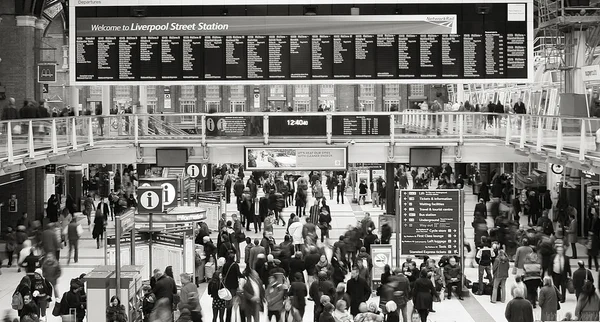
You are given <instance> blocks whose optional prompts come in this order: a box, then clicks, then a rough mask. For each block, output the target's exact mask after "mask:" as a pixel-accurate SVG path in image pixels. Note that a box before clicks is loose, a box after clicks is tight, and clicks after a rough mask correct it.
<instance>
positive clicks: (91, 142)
mask: <svg viewBox="0 0 600 322" xmlns="http://www.w3.org/2000/svg"><path fill="white" fill-rule="evenodd" d="M87 120H88V143H89V145H90V146H94V129H93V127H92V125H93V124H94V123H93V122H92V118H91V117H88V119H87Z"/></svg>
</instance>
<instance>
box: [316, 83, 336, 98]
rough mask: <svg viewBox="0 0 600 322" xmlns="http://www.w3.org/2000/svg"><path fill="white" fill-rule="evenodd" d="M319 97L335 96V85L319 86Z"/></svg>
mask: <svg viewBox="0 0 600 322" xmlns="http://www.w3.org/2000/svg"><path fill="white" fill-rule="evenodd" d="M319 96H321V97H323V96H335V85H333V84H324V85H319Z"/></svg>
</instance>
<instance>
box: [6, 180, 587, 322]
mask: <svg viewBox="0 0 600 322" xmlns="http://www.w3.org/2000/svg"><path fill="white" fill-rule="evenodd" d="M471 192H472V190H471V188H470V187H466V189H465V196H466V197H465V199H466V200H465V236H466V238H467V240H469V241H471V242H472V240H473V229H472V228H471V221H472V219H473V218H472V214H473V209H474V207H475V203H476V197H475V196H474V195H473V194H472V193H471ZM326 196H328V193H327V192H326ZM334 197H335V196H334ZM309 198H310V197H309ZM231 199H232V202H233V204H229V205H228V207H227V208H228V209H229V211H228V213H229V215H231V214H232V213H234V212H235V211H234V210H235V209H236V206H235V197H233V196H232V198H231ZM334 199H335V198H334ZM309 204H311V201H310V200H309ZM328 204H329V206H330V207H331V212H332V217H333V218H332V224H331V225H332V230H331V231H330V236H331V243H333V242H335V241H336V240H337V239H338V237H339V236H340V235H341V234H343V233H344V231H345V230H346V228H347V227H348V226H349V225H352V224H354V223H355V222H356V221H357V220H359V219H361V218H362V217H363V216H364V212H369V213H370V214H371V216H372V217H374V221H375V222H376V223H377V217H378V216H379V215H380V214H382V213H383V211H382V210H381V209H380V208H379V207H377V208H373V206H372V205H371V204H366V205H358V204H351V203H350V202H349V196H347V198H346V203H345V204H337V203H336V202H335V200H328ZM294 211H295V207H289V208H286V210H284V212H283V213H284V218H285V219H286V222H287V219H288V218H289V214H290V213H291V212H294ZM490 217H491V216H490ZM78 218H79V222H80V223H81V225H82V227H83V228H84V234H83V236H82V239H81V241H80V243H79V262H78V263H73V262H72V263H71V264H70V265H67V264H66V255H67V251H68V248H66V249H65V248H63V250H62V251H61V260H60V262H61V267H62V276H61V278H60V279H59V280H58V289H59V292H60V294H61V295H62V293H63V292H65V291H67V290H68V287H69V281H70V280H71V279H72V278H75V277H77V276H79V275H80V274H81V273H87V272H90V271H91V270H93V269H94V267H96V266H99V265H103V264H104V250H103V247H100V249H96V242H95V240H93V239H92V238H91V231H90V230H89V227H88V225H87V220H86V219H85V217H84V216H83V215H81V214H79V215H78ZM521 219H522V222H521V223H522V224H526V223H527V222H526V221H527V218H526V217H524V216H523V217H522V218H521ZM489 220H490V223H489V227H492V225H491V219H489ZM112 232H114V222H113V221H110V220H109V225H108V228H107V233H108V234H109V235H111V234H112ZM246 235H247V236H248V237H251V238H253V239H254V238H259V237H261V236H260V232H259V234H255V233H254V230H252V231H251V232H246ZM284 235H285V229H284V227H282V226H275V227H274V237H275V240H276V241H277V242H278V243H279V242H281V241H283V236H284ZM211 238H212V239H213V241H214V240H215V239H216V233H212V234H211ZM391 243H392V245H395V239H394V238H393V239H392V241H391ZM244 247H245V243H242V244H241V245H240V248H241V249H243V248H244ZM1 249H4V247H3V245H2V248H1ZM578 253H579V258H580V259H582V258H587V257H586V256H585V248H584V247H583V246H582V245H579V249H578ZM567 255H570V250H569V251H567ZM472 258H473V254H472V253H471V254H469V255H467V258H466V259H465V263H466V264H465V266H466V268H465V274H466V276H467V278H468V279H470V280H471V281H477V268H472V267H471V265H470V263H471V260H472ZM585 262H586V264H587V260H585ZM3 263H4V265H5V264H6V260H4V262H3ZM417 263H418V264H420V260H417ZM13 264H14V263H13ZM241 265H244V264H241ZM571 265H572V269H574V268H575V267H574V266H576V261H573V260H572V261H571ZM475 266H476V265H475ZM242 267H243V266H242ZM511 267H512V263H511ZM160 268H161V269H164V268H163V267H160ZM511 270H512V268H511ZM1 271H2V275H0V314H2V315H1V316H0V318H1V317H3V316H4V315H5V314H6V312H9V314H10V315H11V316H13V317H16V311H14V310H12V309H11V308H10V303H11V297H12V294H13V292H14V290H15V288H16V287H17V285H18V283H19V281H20V279H21V278H22V276H24V275H25V273H24V272H21V273H17V268H16V267H15V266H14V265H13V267H12V268H6V267H5V266H3V268H2V269H1ZM594 276H595V279H597V276H598V275H597V274H596V273H594ZM513 284H514V276H513V275H511V276H510V277H509V279H508V281H507V283H506V288H507V289H508V290H510V287H511V286H512V285H513ZM206 286H207V284H206V283H202V284H200V287H199V288H198V292H199V294H202V296H201V299H200V302H201V306H202V309H203V313H202V314H203V321H204V322H210V321H212V299H211V297H210V296H209V295H208V293H207V292H206ZM510 299H511V297H510V294H507V299H506V302H507V303H508V301H509V300H510ZM411 303H412V302H411ZM411 303H409V314H410V312H411V311H412V304H411ZM53 305H54V304H53V302H52V304H51V306H50V308H49V309H48V311H47V321H52V322H54V321H56V322H60V321H61V319H60V318H57V317H54V316H52V315H51V312H52V308H53ZM575 305H576V301H575V295H571V294H568V295H567V300H566V303H563V304H561V308H562V309H561V310H560V311H559V319H558V320H561V319H562V318H563V317H564V315H565V313H566V312H571V313H573V312H574V310H575ZM505 307H506V304H502V303H500V302H498V303H496V304H492V303H490V296H475V295H472V294H471V295H470V296H468V297H465V300H464V301H459V300H458V299H456V297H455V296H453V298H452V299H450V300H442V301H441V302H439V303H434V310H435V311H436V312H435V313H431V314H430V315H429V320H430V321H431V322H480V321H496V322H500V321H506V319H505V318H504V310H505ZM534 312H535V317H536V320H539V317H540V314H541V313H540V308H539V306H538V308H537V309H536V310H535V311H534ZM312 317H313V302H312V301H307V308H306V313H305V316H304V321H312ZM86 318H87V317H86ZM266 320H267V317H266V312H265V313H264V314H263V315H261V321H262V322H264V321H266ZM409 320H410V316H409ZM88 321H89V320H88ZM91 321H92V322H96V321H104V318H100V319H97V318H96V319H92V320H91Z"/></svg>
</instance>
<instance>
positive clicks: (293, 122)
mask: <svg viewBox="0 0 600 322" xmlns="http://www.w3.org/2000/svg"><path fill="white" fill-rule="evenodd" d="M287 124H288V125H290V126H295V125H302V126H308V121H307V120H288V121H287Z"/></svg>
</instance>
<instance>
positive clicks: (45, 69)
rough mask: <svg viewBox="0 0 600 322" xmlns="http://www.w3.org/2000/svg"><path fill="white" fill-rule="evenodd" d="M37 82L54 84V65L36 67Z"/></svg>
mask: <svg viewBox="0 0 600 322" xmlns="http://www.w3.org/2000/svg"><path fill="white" fill-rule="evenodd" d="M38 82H39V83H55V82H56V64H39V65H38Z"/></svg>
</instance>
